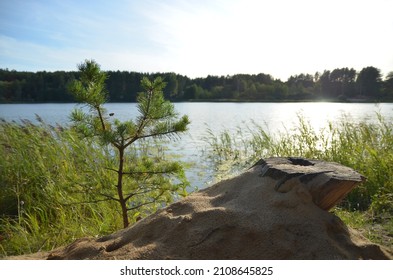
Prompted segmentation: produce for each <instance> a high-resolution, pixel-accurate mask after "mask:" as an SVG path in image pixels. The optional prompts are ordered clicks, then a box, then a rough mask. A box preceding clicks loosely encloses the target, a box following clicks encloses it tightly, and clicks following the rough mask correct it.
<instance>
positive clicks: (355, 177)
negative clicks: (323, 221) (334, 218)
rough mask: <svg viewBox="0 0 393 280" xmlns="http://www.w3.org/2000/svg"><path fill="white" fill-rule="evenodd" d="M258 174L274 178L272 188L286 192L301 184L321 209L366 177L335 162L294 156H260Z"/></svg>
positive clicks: (345, 193) (326, 207) (328, 207)
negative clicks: (262, 157)
mask: <svg viewBox="0 0 393 280" xmlns="http://www.w3.org/2000/svg"><path fill="white" fill-rule="evenodd" d="M257 165H261V168H262V171H261V174H260V176H262V177H264V176H268V177H270V178H273V179H275V180H276V181H277V183H276V186H275V190H276V191H278V192H282V193H285V192H288V191H289V190H291V189H292V187H293V186H294V185H296V184H301V185H303V186H304V187H305V188H306V189H307V190H308V191H309V192H310V194H311V196H312V198H313V202H314V203H315V204H316V205H317V206H318V207H320V208H321V209H323V210H329V209H331V208H332V207H333V206H335V205H336V204H337V203H339V202H340V201H341V200H342V199H343V198H344V197H345V196H346V195H347V194H348V193H349V192H350V191H351V190H352V189H353V188H354V187H356V186H357V185H359V184H360V183H362V182H364V181H365V180H366V178H365V177H364V176H362V175H361V174H359V173H358V172H356V171H354V170H353V169H351V168H349V167H346V166H343V165H340V164H338V163H335V162H326V161H321V160H310V159H304V158H296V157H288V158H283V157H278V158H277V157H276V158H268V159H261V160H260V161H258V162H257V163H256V164H255V166H257Z"/></svg>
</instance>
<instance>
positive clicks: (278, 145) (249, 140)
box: [204, 113, 393, 246]
mask: <svg viewBox="0 0 393 280" xmlns="http://www.w3.org/2000/svg"><path fill="white" fill-rule="evenodd" d="M375 119H376V120H375V121H367V120H363V121H359V122H355V121H354V120H353V119H351V117H350V116H342V118H341V119H340V120H339V121H336V122H333V121H331V122H328V123H326V125H325V126H324V128H322V129H321V130H315V129H314V128H313V127H312V125H311V124H310V123H309V122H308V121H306V120H305V118H304V117H303V116H302V115H299V116H298V121H297V123H295V124H294V125H293V126H291V128H289V129H288V128H285V127H283V128H282V129H281V130H280V131H278V132H276V133H272V132H270V131H269V129H267V128H266V126H262V125H260V124H257V123H255V122H251V125H249V126H248V127H241V128H237V130H236V131H235V132H234V133H230V132H229V131H228V130H226V131H224V132H222V133H221V134H219V135H214V134H213V133H212V132H211V131H209V130H208V132H207V135H206V137H205V141H206V142H207V143H208V145H207V147H206V149H205V151H204V154H205V155H206V157H207V159H208V160H209V162H210V164H211V165H212V166H213V167H214V168H213V169H214V170H215V177H216V178H217V179H218V180H219V179H222V178H225V177H229V176H232V175H234V174H236V173H239V172H241V171H243V170H244V169H246V168H249V167H250V166H252V164H254V163H255V162H256V161H257V160H259V159H260V158H266V157H273V156H278V157H281V156H282V157H286V156H294V157H306V158H312V159H320V160H326V161H334V162H338V163H341V164H343V165H345V166H348V167H351V168H353V169H355V170H357V171H358V172H360V173H361V174H363V175H364V176H365V177H367V181H366V182H365V183H363V184H361V185H360V186H358V187H357V188H355V189H354V190H353V191H352V192H351V193H350V194H349V195H348V196H347V197H346V198H345V200H344V201H343V202H342V203H341V204H340V205H339V206H338V207H337V208H336V209H335V211H337V213H339V214H340V216H343V217H344V218H345V217H348V216H350V217H351V218H358V217H360V216H361V217H362V219H363V220H364V221H367V222H368V223H369V224H372V223H381V226H382V227H387V228H385V229H384V231H386V232H388V234H387V235H389V234H390V235H392V233H393V224H392V223H391V222H390V223H389V222H387V221H391V220H392V219H391V217H392V215H393V126H392V122H391V121H388V120H386V119H384V118H383V116H382V115H381V114H379V113H376V118H375ZM343 213H345V214H343ZM348 213H352V214H348ZM354 213H355V214H354ZM356 213H357V214H359V213H360V214H359V215H357V214H356ZM347 220H348V221H349V222H350V223H351V222H352V223H354V226H355V227H356V223H357V225H359V224H364V223H363V222H364V221H363V222H362V223H359V222H356V221H353V219H347ZM351 220H352V221H351ZM358 220H359V219H358ZM373 234H374V235H378V233H377V234H375V233H370V234H369V235H368V236H372V235H373ZM389 240H390V241H388V245H389V246H393V240H392V238H390V239H389Z"/></svg>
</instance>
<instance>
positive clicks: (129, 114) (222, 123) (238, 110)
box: [0, 102, 393, 187]
mask: <svg viewBox="0 0 393 280" xmlns="http://www.w3.org/2000/svg"><path fill="white" fill-rule="evenodd" d="M74 107H75V104H11V105H9V104H0V118H4V119H6V120H15V121H18V120H20V119H29V120H32V121H34V120H35V114H38V115H39V116H40V117H41V118H42V119H44V120H45V121H46V122H48V123H50V124H55V123H59V124H62V125H66V124H67V123H68V122H69V120H68V116H69V114H70V112H71V110H72V109H73V108H74ZM106 108H107V109H108V113H112V112H113V113H115V117H117V118H118V119H120V120H126V119H130V118H134V117H135V116H136V115H137V110H136V109H135V104H133V103H131V104H130V103H128V104H127V103H110V104H107V106H106ZM175 108H176V110H177V111H178V112H179V114H180V115H183V114H187V115H188V116H189V118H190V120H191V125H190V127H189V133H187V135H183V136H182V137H181V139H180V140H178V141H177V142H176V143H175V144H174V145H173V146H171V150H173V151H174V152H176V153H177V154H179V155H180V156H181V158H182V160H185V161H193V162H197V164H196V166H195V167H193V168H192V169H191V170H189V172H188V176H189V179H190V181H191V182H192V184H193V185H194V186H198V187H203V186H204V185H206V183H209V182H208V181H209V179H208V178H209V174H205V175H204V176H203V178H202V179H201V177H200V176H199V175H198V174H199V173H200V172H204V171H206V168H204V164H203V160H201V150H202V148H203V146H204V142H203V136H205V135H206V131H207V128H208V127H209V128H210V129H211V130H212V131H213V132H215V133H217V134H218V133H219V132H220V131H222V130H223V129H229V130H230V131H234V130H236V128H237V127H239V126H242V127H244V126H246V125H251V120H254V121H255V122H256V123H258V124H260V125H263V126H266V127H267V128H268V129H269V131H270V132H273V133H274V132H276V131H278V130H283V128H284V127H286V128H290V127H291V126H292V125H293V124H296V123H297V116H298V115H299V114H301V115H302V116H304V118H305V119H306V120H308V121H310V123H311V125H312V126H313V127H314V128H316V129H320V128H322V127H324V126H326V124H327V122H328V121H338V120H340V119H341V118H342V117H343V115H349V116H351V117H352V119H353V120H355V121H358V120H364V119H367V120H370V121H372V120H374V119H375V118H376V114H375V113H376V112H380V113H381V114H382V115H383V116H384V117H386V118H388V119H391V120H392V119H393V103H380V104H370V103H325V102H310V103H175Z"/></svg>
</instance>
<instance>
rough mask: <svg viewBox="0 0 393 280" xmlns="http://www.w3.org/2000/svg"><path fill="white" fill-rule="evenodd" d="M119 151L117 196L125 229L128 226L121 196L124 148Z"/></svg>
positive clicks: (125, 203) (125, 205)
mask: <svg viewBox="0 0 393 280" xmlns="http://www.w3.org/2000/svg"><path fill="white" fill-rule="evenodd" d="M118 149H119V169H118V173H117V195H118V196H119V203H120V206H121V212H122V217H123V227H124V228H126V227H128V225H129V222H128V215H127V212H128V211H127V201H126V200H125V199H124V196H123V168H124V148H122V147H121V148H118Z"/></svg>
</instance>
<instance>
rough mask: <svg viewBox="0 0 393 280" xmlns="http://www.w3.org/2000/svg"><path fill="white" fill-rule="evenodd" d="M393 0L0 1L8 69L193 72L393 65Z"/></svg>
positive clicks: (0, 49)
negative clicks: (90, 63)
mask: <svg viewBox="0 0 393 280" xmlns="http://www.w3.org/2000/svg"><path fill="white" fill-rule="evenodd" d="M392 14H393V1H392V0H368V1H363V0H323V1H318V0H259V1H257V0H188V1H186V0H184V1H182V0H140V1H137V0H113V1H112V0H111V1H109V0H35V1H34V0H0V68H3V69H4V68H9V69H16V70H26V71H39V70H47V71H55V70H67V71H68V70H76V65H77V64H78V63H80V62H82V61H83V60H84V59H86V58H88V59H90V58H93V59H95V60H96V61H97V62H98V63H99V64H101V67H102V69H104V70H128V71H140V72H176V73H179V74H183V75H187V76H189V77H191V78H194V77H205V76H207V75H209V74H210V75H232V74H237V73H247V74H258V73H265V74H271V75H272V76H273V77H275V78H279V79H282V80H286V79H287V78H288V77H289V76H290V75H292V74H300V73H309V74H314V73H315V72H316V71H323V70H325V69H327V70H333V69H334V68H341V67H353V68H355V69H356V70H358V71H359V70H361V69H362V68H363V67H366V66H374V67H377V68H379V69H381V71H382V73H383V74H384V75H385V74H387V73H388V72H389V71H393V16H392Z"/></svg>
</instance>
